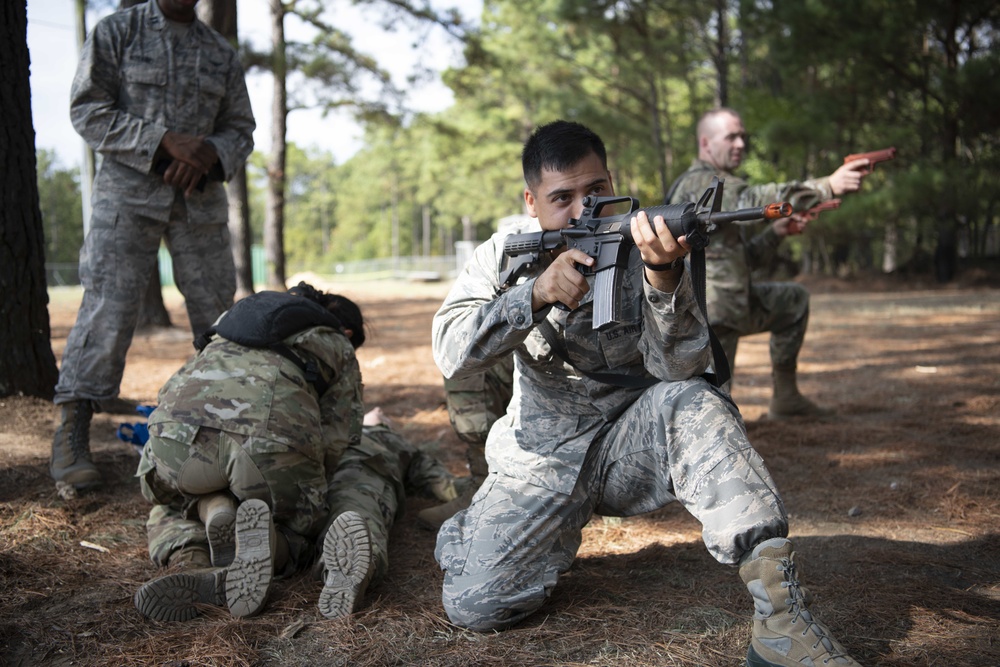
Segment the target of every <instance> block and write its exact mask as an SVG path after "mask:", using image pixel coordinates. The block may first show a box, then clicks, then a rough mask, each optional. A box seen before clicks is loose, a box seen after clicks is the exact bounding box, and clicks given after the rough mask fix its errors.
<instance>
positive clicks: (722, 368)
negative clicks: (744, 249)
mask: <svg viewBox="0 0 1000 667" xmlns="http://www.w3.org/2000/svg"><path fill="white" fill-rule="evenodd" d="M686 175H687V172H685V173H683V174H681V175H680V176H678V177H677V179H676V180H675V181H674V182H673V184H671V186H670V190H668V191H667V194H666V196H665V197H664V198H663V203H664V204H670V200H671V199H673V198H674V194H675V193H676V192H677V189H678V188H679V187H680V184H681V181H683V180H684V177H685V176H686ZM690 254H691V285H692V287H693V288H694V299H695V301H697V302H698V307H699V308H701V314H702V316H703V317H704V318H705V325H706V326H707V327H708V342H709V343H710V344H711V346H712V368H714V369H715V373H704V374H703V375H702V377H704V378H705V379H706V380H708V381H709V382H710V383H711V384H712V385H713V386H716V387H722V386H724V385H725V384H726V383H727V382H729V379H730V378H731V377H732V373H731V369H730V368H729V359H727V358H726V351H725V350H724V349H722V343H720V342H719V337H718V336H716V335H715V331H714V330H713V329H712V323H711V322H709V321H708V306H706V301H707V299H706V296H705V292H706V289H707V288H706V287H705V282H706V276H705V249H704V248H701V249H699V250H692V251H691V253H690Z"/></svg>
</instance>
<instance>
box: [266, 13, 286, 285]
mask: <svg viewBox="0 0 1000 667" xmlns="http://www.w3.org/2000/svg"><path fill="white" fill-rule="evenodd" d="M270 6H271V48H272V51H273V57H274V68H273V74H274V99H273V101H272V105H271V113H272V118H271V159H270V160H269V161H268V166H267V215H266V216H265V220H264V252H265V254H266V256H267V286H268V287H269V288H271V289H278V290H284V289H285V238H284V237H285V163H286V160H287V155H286V153H287V146H286V144H285V134H286V123H287V121H288V91H287V88H286V80H285V78H286V76H287V73H288V63H287V61H286V56H285V8H284V6H283V5H282V2H281V0H270Z"/></svg>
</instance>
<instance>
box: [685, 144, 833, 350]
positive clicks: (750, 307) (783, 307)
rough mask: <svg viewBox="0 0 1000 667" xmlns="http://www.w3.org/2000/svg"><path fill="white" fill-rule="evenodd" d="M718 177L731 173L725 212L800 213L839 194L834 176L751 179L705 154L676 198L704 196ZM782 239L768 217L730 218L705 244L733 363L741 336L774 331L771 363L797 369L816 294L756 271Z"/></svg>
mask: <svg viewBox="0 0 1000 667" xmlns="http://www.w3.org/2000/svg"><path fill="white" fill-rule="evenodd" d="M716 176H718V177H719V178H720V179H725V184H724V186H723V199H722V210H723V211H734V210H736V209H740V208H750V207H756V206H763V205H765V204H769V203H771V202H776V201H786V202H789V203H790V204H791V205H792V207H793V208H794V209H795V210H796V211H803V210H806V209H809V208H812V207H813V206H815V205H816V204H819V203H821V202H824V201H826V200H828V199H832V198H833V191H832V190H831V189H830V181H829V178H820V179H815V180H808V181H802V182H798V181H789V182H787V183H768V184H765V185H748V184H747V183H746V181H744V180H742V179H740V178H739V177H737V176H734V175H733V174H730V173H728V172H724V171H719V170H717V169H715V168H714V167H713V166H712V165H710V164H708V163H707V162H704V161H702V160H695V161H694V163H693V164H692V165H691V167H690V168H689V169H688V170H687V171H685V172H684V173H683V174H681V176H680V177H679V178H678V179H677V181H676V183H675V185H674V187H673V188H672V190H671V192H672V195H671V197H670V202H669V203H671V204H680V203H685V202H697V201H698V199H700V198H701V196H702V195H703V194H704V192H705V190H707V189H708V187H709V186H710V185H711V183H712V178H713V177H716ZM781 241H782V237H780V236H778V235H777V234H775V232H774V230H773V229H772V228H771V224H770V223H764V222H763V221H758V222H748V223H740V222H736V223H730V224H727V225H723V226H722V228H721V229H719V230H718V231H716V232H715V233H713V234H712V239H711V242H710V243H709V245H708V247H707V248H705V271H706V301H707V305H708V318H709V321H710V322H711V324H712V328H713V330H714V331H715V333H716V335H717V336H718V337H719V341H720V342H721V343H722V346H723V347H724V348H725V351H726V356H727V358H728V359H729V363H730V366H732V364H733V362H734V361H735V359H736V347H737V342H738V341H739V338H740V336H748V335H750V334H755V333H760V332H762V331H770V332H771V363H772V365H773V366H775V367H786V368H787V367H794V366H795V365H796V362H797V360H798V355H799V350H800V349H801V348H802V341H803V340H804V338H805V334H806V326H807V323H808V320H809V293H808V291H806V289H805V288H804V287H802V286H801V285H799V284H797V283H788V282H784V283H779V282H762V283H760V282H754V281H753V280H752V278H751V273H752V272H753V271H754V269H755V268H757V267H761V266H766V265H768V264H769V263H771V262H772V261H773V260H774V259H775V258H776V256H777V250H778V246H779V244H780V243H781Z"/></svg>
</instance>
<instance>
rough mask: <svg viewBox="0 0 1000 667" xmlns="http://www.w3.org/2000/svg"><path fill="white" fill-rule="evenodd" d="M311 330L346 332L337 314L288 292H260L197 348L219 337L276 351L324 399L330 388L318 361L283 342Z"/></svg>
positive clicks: (241, 302) (231, 311) (235, 309)
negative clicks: (294, 335)
mask: <svg viewBox="0 0 1000 667" xmlns="http://www.w3.org/2000/svg"><path fill="white" fill-rule="evenodd" d="M311 327H330V328H331V329H334V330H335V331H340V332H342V331H343V327H344V325H343V324H342V323H341V321H340V320H339V319H338V318H337V317H336V316H335V315H334V314H333V313H331V312H330V311H328V310H327V309H326V308H324V307H323V306H321V305H319V304H318V303H316V302H315V301H312V300H310V299H307V298H305V297H302V296H296V295H294V294H288V293H287V292H257V293H256V294H251V295H250V296H248V297H246V298H244V299H240V300H239V301H237V302H236V303H235V304H234V305H233V307H232V308H230V309H229V310H228V311H226V314H225V315H223V316H222V318H221V319H220V320H219V321H218V322H217V323H216V324H215V325H213V326H211V327H209V329H208V330H207V331H205V333H203V334H201V335H200V336H198V338H197V339H196V340H195V341H194V346H195V348H197V350H198V351H199V352H201V351H202V350H203V349H205V346H206V345H208V344H209V342H211V340H212V338H213V337H214V336H215V335H219V336H222V337H223V338H225V339H226V340H231V341H232V342H234V343H238V344H239V345H245V346H246V347H252V348H256V349H269V350H273V351H274V352H277V353H278V354H280V355H281V356H283V357H285V358H286V359H288V360H289V361H291V362H292V363H293V364H295V365H296V366H298V367H299V368H300V369H302V373H303V374H304V375H305V378H306V382H309V383H310V384H312V385H313V386H314V387H315V388H316V392H317V393H318V395H320V396H322V395H323V394H325V393H326V390H327V389H328V388H329V386H330V385H329V384H328V383H327V382H326V381H325V380H324V379H323V376H322V374H321V373H320V372H319V366H318V365H317V364H316V362H315V361H308V362H305V361H303V360H302V359H301V358H300V357H299V356H298V355H297V354H295V353H294V352H292V350H291V349H290V348H289V347H288V346H287V345H285V344H284V343H283V342H282V341H283V340H285V339H286V338H288V337H289V336H291V335H292V334H296V333H298V332H300V331H304V330H305V329H309V328H311Z"/></svg>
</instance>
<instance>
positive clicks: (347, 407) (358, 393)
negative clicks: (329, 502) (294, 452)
mask: <svg viewBox="0 0 1000 667" xmlns="http://www.w3.org/2000/svg"><path fill="white" fill-rule="evenodd" d="M285 343H286V344H288V345H290V346H293V347H294V348H295V349H296V351H297V352H300V351H304V352H308V353H309V354H312V355H313V356H315V357H316V358H317V359H319V360H320V361H322V362H323V364H324V365H325V366H326V367H327V368H329V369H332V376H331V377H329V378H327V379H328V380H329V381H330V387H329V388H328V389H327V390H326V392H325V393H324V394H323V395H322V396H321V397H320V400H319V409H320V428H321V431H322V442H320V444H319V448H320V451H319V452H318V453H319V456H320V458H321V459H322V460H323V462H324V466H325V468H326V472H327V476H330V475H332V474H333V471H334V470H336V468H337V464H338V463H339V461H340V458H341V456H342V455H343V453H344V450H346V449H347V447H348V446H349V445H356V444H357V443H359V442H360V441H361V422H362V420H363V419H364V405H363V403H362V383H361V368H360V366H359V365H358V359H357V357H356V356H355V354H354V348H353V347H352V346H351V344H350V342H348V340H347V338H345V337H344V336H342V335H341V334H340V333H337V332H334V331H333V330H331V329H328V328H326V327H312V328H310V329H306V330H305V331H302V332H299V333H297V334H294V335H293V336H291V337H289V338H288V339H286V340H285ZM300 353H301V352H300Z"/></svg>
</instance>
